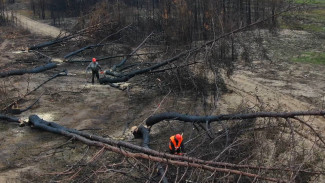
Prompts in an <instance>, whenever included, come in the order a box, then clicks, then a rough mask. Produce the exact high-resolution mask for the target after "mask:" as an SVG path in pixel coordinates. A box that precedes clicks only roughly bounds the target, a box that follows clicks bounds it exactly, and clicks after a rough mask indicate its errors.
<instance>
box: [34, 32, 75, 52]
mask: <svg viewBox="0 0 325 183" xmlns="http://www.w3.org/2000/svg"><path fill="white" fill-rule="evenodd" d="M74 37H76V35H69V36H64V37H62V38H58V39H55V40H51V41H47V42H44V43H41V44H37V45H34V46H31V47H29V48H28V50H37V49H40V48H44V47H47V46H51V45H54V44H58V43H61V42H63V41H67V40H69V39H72V38H74Z"/></svg>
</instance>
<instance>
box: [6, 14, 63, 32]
mask: <svg viewBox="0 0 325 183" xmlns="http://www.w3.org/2000/svg"><path fill="white" fill-rule="evenodd" d="M7 14H9V15H8V16H11V13H8V12H7ZM12 15H13V16H14V19H15V20H16V23H17V25H18V26H21V27H23V28H24V29H27V30H29V31H30V32H31V33H34V34H38V35H42V36H49V37H52V38H57V37H58V36H59V35H60V34H65V31H63V30H61V29H59V28H57V27H54V26H50V25H47V24H44V23H41V22H38V21H35V20H32V19H30V18H28V17H26V16H24V15H21V14H19V13H13V14H12Z"/></svg>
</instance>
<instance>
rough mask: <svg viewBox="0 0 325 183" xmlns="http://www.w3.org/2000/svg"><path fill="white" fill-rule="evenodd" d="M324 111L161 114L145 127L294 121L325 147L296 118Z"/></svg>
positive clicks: (310, 127) (153, 117)
mask: <svg viewBox="0 0 325 183" xmlns="http://www.w3.org/2000/svg"><path fill="white" fill-rule="evenodd" d="M324 115H325V111H296V112H257V113H248V114H221V115H217V116H192V115H186V114H180V113H168V112H167V113H161V114H156V115H154V116H150V117H149V118H148V119H147V120H146V125H147V126H153V125H154V124H156V123H159V122H160V121H163V120H179V121H183V122H191V123H205V124H206V125H207V126H209V125H210V123H211V122H214V121H218V122H219V121H225V120H244V119H255V118H284V119H289V118H290V119H294V120H296V121H298V122H299V123H301V124H302V125H305V126H307V127H308V128H309V129H310V130H311V131H312V132H313V133H314V134H315V136H317V137H318V139H319V140H320V141H321V142H322V143H323V145H325V140H324V138H323V137H322V136H321V135H320V134H319V133H318V132H317V131H316V130H315V129H314V128H313V127H312V126H311V125H310V124H308V123H306V122H305V121H303V120H301V119H299V118H298V116H323V117H324Z"/></svg>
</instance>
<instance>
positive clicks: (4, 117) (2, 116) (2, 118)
mask: <svg viewBox="0 0 325 183" xmlns="http://www.w3.org/2000/svg"><path fill="white" fill-rule="evenodd" d="M0 120H4V121H8V122H14V123H20V119H19V118H16V117H11V116H7V115H4V114H0Z"/></svg>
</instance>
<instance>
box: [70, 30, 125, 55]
mask: <svg viewBox="0 0 325 183" xmlns="http://www.w3.org/2000/svg"><path fill="white" fill-rule="evenodd" d="M130 26H131V24H130V25H127V26H125V27H123V28H122V29H120V30H118V31H117V32H115V33H113V34H111V35H108V36H106V37H105V38H104V39H102V40H101V41H100V42H99V43H98V44H94V45H88V46H86V47H83V48H80V49H79V50H77V51H74V52H71V53H69V54H67V55H65V56H64V58H65V59H67V58H69V57H71V56H74V55H76V54H78V53H80V52H83V51H85V50H87V49H93V48H96V47H99V46H105V45H106V44H101V43H102V42H103V41H105V40H106V39H108V38H109V37H111V36H114V35H116V34H118V33H120V32H121V31H122V30H124V29H126V28H128V27H130ZM97 60H98V59H97Z"/></svg>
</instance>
